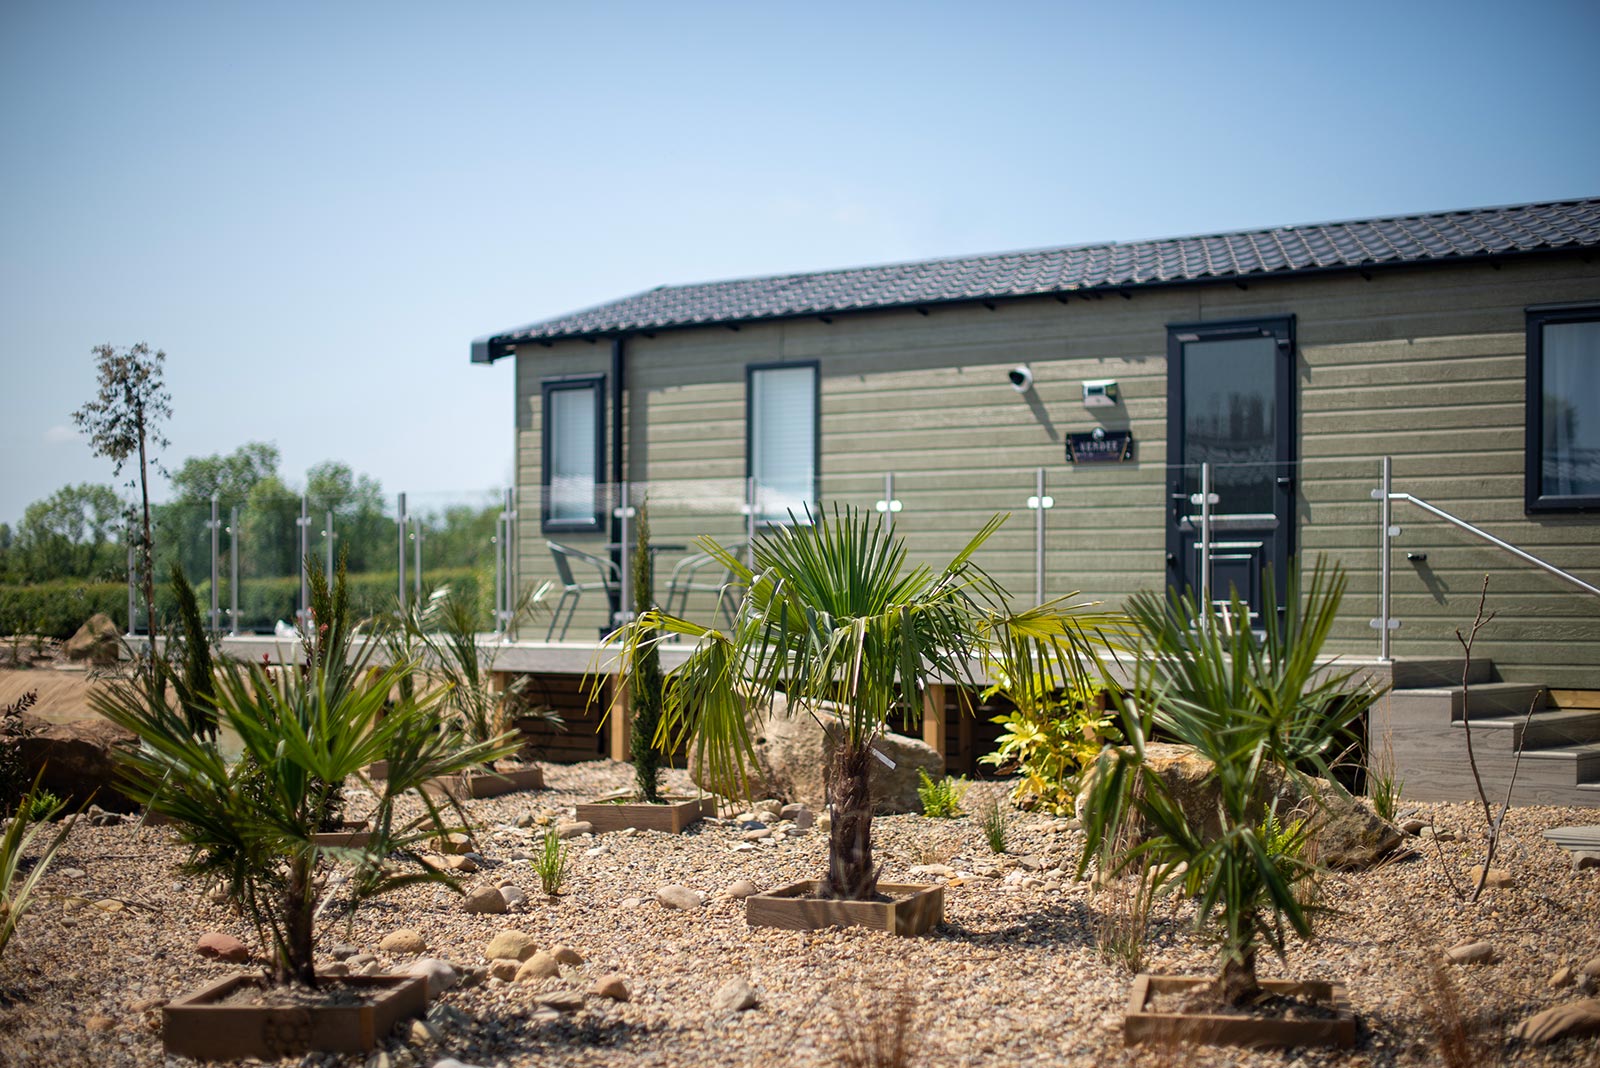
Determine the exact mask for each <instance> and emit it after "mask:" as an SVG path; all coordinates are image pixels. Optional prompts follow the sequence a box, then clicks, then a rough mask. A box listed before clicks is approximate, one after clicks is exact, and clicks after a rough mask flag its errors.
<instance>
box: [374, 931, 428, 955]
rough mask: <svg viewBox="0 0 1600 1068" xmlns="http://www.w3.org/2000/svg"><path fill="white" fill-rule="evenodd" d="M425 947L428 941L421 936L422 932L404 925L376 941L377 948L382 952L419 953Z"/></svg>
mask: <svg viewBox="0 0 1600 1068" xmlns="http://www.w3.org/2000/svg"><path fill="white" fill-rule="evenodd" d="M427 948H428V942H427V939H425V938H423V937H422V932H421V931H413V930H411V929H410V928H406V927H402V928H401V929H400V930H398V931H391V932H390V933H388V934H386V935H384V936H383V940H382V941H381V942H379V943H378V949H380V950H381V951H383V952H384V953H421V952H423V951H424V950H426V949H427Z"/></svg>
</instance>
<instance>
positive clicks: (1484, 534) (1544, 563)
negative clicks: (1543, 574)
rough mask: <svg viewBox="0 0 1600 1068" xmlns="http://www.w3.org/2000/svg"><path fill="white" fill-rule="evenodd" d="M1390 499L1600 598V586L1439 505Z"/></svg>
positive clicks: (1400, 496) (1396, 495)
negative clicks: (1409, 505)
mask: <svg viewBox="0 0 1600 1068" xmlns="http://www.w3.org/2000/svg"><path fill="white" fill-rule="evenodd" d="M1389 499H1390V500H1393V501H1410V502H1411V503H1412V504H1414V505H1416V506H1417V507H1418V508H1421V509H1422V510H1423V511H1425V512H1432V513H1433V514H1434V515H1436V516H1438V517H1439V518H1440V519H1443V520H1445V521H1447V522H1450V523H1454V524H1455V525H1456V526H1458V527H1460V528H1461V529H1462V530H1465V531H1466V532H1467V533H1469V534H1476V535H1477V536H1478V537H1480V538H1482V539H1483V540H1484V541H1486V542H1488V543H1489V544H1490V545H1494V546H1497V547H1499V548H1501V549H1504V550H1505V551H1506V552H1508V553H1510V554H1511V555H1512V556H1515V557H1517V558H1518V559H1519V560H1525V561H1527V562H1528V563H1530V564H1532V565H1533V566H1534V567H1539V568H1543V569H1544V570H1546V571H1548V572H1550V574H1552V575H1554V576H1556V577H1557V578H1561V579H1566V580H1567V581H1568V582H1570V583H1572V584H1573V585H1574V586H1577V587H1578V588H1579V589H1581V590H1585V591H1587V592H1589V593H1592V594H1594V595H1595V596H1596V597H1600V586H1591V585H1590V584H1589V583H1587V582H1585V581H1583V579H1581V578H1579V577H1578V576H1576V575H1573V574H1570V573H1568V572H1566V571H1563V570H1561V569H1560V568H1559V567H1557V566H1556V565H1554V564H1552V563H1550V562H1549V561H1548V560H1541V559H1539V558H1538V557H1537V556H1534V555H1533V554H1532V553H1530V552H1527V551H1526V550H1523V549H1519V548H1517V547H1516V546H1515V545H1512V544H1511V543H1510V542H1508V541H1506V540H1505V539H1503V538H1497V537H1495V536H1494V535H1493V534H1490V533H1489V532H1488V531H1486V530H1480V529H1479V528H1478V527H1475V526H1473V525H1472V524H1471V523H1468V522H1467V521H1466V520H1465V519H1460V518H1458V517H1456V516H1453V515H1451V514H1450V513H1449V512H1447V511H1445V510H1444V509H1443V508H1440V507H1438V506H1437V505H1433V504H1429V503H1428V502H1427V501H1425V500H1422V499H1421V498H1420V497H1413V496H1412V495H1411V494H1409V493H1390V494H1389Z"/></svg>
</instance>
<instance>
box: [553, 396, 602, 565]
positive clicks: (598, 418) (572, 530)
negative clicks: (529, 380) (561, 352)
mask: <svg viewBox="0 0 1600 1068" xmlns="http://www.w3.org/2000/svg"><path fill="white" fill-rule="evenodd" d="M580 389H586V390H592V391H593V393H594V470H595V483H594V509H593V514H592V516H591V517H590V518H587V519H552V518H551V517H550V482H551V478H550V475H551V472H550V428H551V420H550V395H551V394H553V393H558V392H561V391H563V390H580ZM539 403H540V405H541V407H540V409H539V414H540V419H539V426H540V433H539V465H540V473H539V486H540V493H539V530H540V532H541V533H544V534H598V533H601V532H603V531H604V530H605V511H606V509H605V502H606V490H605V477H606V474H605V473H606V451H605V450H606V376H605V375H603V374H586V375H563V376H561V377H558V378H546V379H543V380H542V381H541V382H540V383H539Z"/></svg>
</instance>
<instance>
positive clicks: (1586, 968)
mask: <svg viewBox="0 0 1600 1068" xmlns="http://www.w3.org/2000/svg"><path fill="white" fill-rule="evenodd" d="M1578 974H1579V975H1581V976H1583V977H1584V978H1585V979H1600V957H1591V958H1589V959H1588V960H1586V961H1584V962H1583V963H1582V964H1580V965H1579V966H1578Z"/></svg>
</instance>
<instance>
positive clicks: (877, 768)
mask: <svg viewBox="0 0 1600 1068" xmlns="http://www.w3.org/2000/svg"><path fill="white" fill-rule="evenodd" d="M820 715H821V716H822V717H823V718H828V717H829V716H831V715H834V713H832V712H831V710H830V709H828V708H827V707H826V706H824V707H823V708H822V710H821V712H820ZM746 723H747V726H748V727H749V730H750V740H751V742H752V743H753V746H754V748H755V761H754V765H753V766H752V767H750V768H748V769H747V771H748V774H749V776H750V778H749V783H748V788H749V789H748V792H747V794H746V796H747V797H750V798H772V799H775V800H778V801H782V802H786V803H788V804H798V805H806V806H809V807H812V808H821V807H823V806H825V805H826V804H827V802H828V798H827V787H826V784H825V781H824V772H825V769H827V768H828V766H829V765H830V763H831V757H832V755H833V747H832V746H831V745H830V744H829V739H828V734H827V732H826V731H825V730H824V729H823V726H822V723H821V722H820V721H819V720H818V717H817V716H814V715H812V714H811V713H810V712H809V711H807V710H806V709H804V708H802V707H800V706H798V705H797V706H794V707H792V708H791V707H790V705H789V702H788V699H787V698H786V697H785V696H784V695H783V694H777V695H775V696H774V697H773V699H772V710H771V714H770V715H767V716H758V715H755V714H753V713H751V714H748V715H747V719H746ZM873 748H875V749H876V750H877V751H878V752H879V753H880V754H882V755H883V756H884V757H886V758H888V761H889V764H885V763H884V762H883V761H882V760H878V759H873V760H871V762H870V763H871V766H872V776H871V783H872V803H873V811H875V812H877V813H878V814H880V815H888V814H891V813H897V812H920V811H922V801H921V799H920V798H919V797H918V796H917V786H918V785H919V784H920V780H919V778H918V776H917V773H918V772H919V771H926V772H927V773H928V775H929V776H930V777H931V778H934V779H937V778H940V777H941V776H943V775H944V757H942V756H940V755H939V753H938V751H937V750H935V749H934V748H933V747H932V746H931V745H928V744H927V743H926V742H923V741H921V740H920V739H917V738H908V737H906V736H905V735H903V734H890V733H887V732H885V733H884V734H881V735H879V736H878V739H877V740H876V741H875V742H874V743H873ZM890 764H892V765H893V766H892V767H891V766H890ZM691 770H692V772H693V775H694V781H695V782H696V783H697V784H699V785H700V786H701V787H702V788H707V789H710V788H713V787H712V784H711V783H709V782H708V776H706V775H705V774H703V770H702V769H701V767H700V766H699V763H698V762H696V763H695V766H694V767H693V768H692V769H691Z"/></svg>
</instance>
